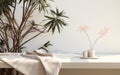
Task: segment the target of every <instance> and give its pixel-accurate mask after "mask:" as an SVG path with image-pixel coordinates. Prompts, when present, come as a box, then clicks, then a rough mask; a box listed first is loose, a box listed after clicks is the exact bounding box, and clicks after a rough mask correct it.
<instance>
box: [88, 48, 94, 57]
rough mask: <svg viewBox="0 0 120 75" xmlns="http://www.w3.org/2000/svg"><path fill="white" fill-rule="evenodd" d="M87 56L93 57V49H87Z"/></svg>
mask: <svg viewBox="0 0 120 75" xmlns="http://www.w3.org/2000/svg"><path fill="white" fill-rule="evenodd" d="M88 57H95V50H93V49H91V50H88Z"/></svg>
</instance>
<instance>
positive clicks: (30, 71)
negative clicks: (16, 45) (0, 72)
mask: <svg viewBox="0 0 120 75" xmlns="http://www.w3.org/2000/svg"><path fill="white" fill-rule="evenodd" d="M1 60H2V61H3V62H4V63H6V64H8V65H10V66H11V67H13V68H14V69H16V70H18V71H19V72H21V73H23V74H24V75H58V74H59V71H60V68H61V63H60V62H59V61H58V60H57V59H56V57H54V56H53V57H51V56H44V57H43V56H38V55H22V56H20V55H14V56H12V55H11V56H4V57H1Z"/></svg>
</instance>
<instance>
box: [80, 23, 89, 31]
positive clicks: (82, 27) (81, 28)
mask: <svg viewBox="0 0 120 75" xmlns="http://www.w3.org/2000/svg"><path fill="white" fill-rule="evenodd" d="M87 29H88V26H86V25H84V26H80V30H81V32H82V31H84V32H85V31H86V30H87Z"/></svg>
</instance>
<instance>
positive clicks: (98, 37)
mask: <svg viewBox="0 0 120 75" xmlns="http://www.w3.org/2000/svg"><path fill="white" fill-rule="evenodd" d="M102 37H103V36H99V37H98V38H97V39H96V40H95V41H94V43H93V46H92V48H94V47H95V44H96V43H97V41H98V40H99V39H100V38H102Z"/></svg>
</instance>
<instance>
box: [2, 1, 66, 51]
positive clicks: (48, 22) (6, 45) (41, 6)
mask: <svg viewBox="0 0 120 75" xmlns="http://www.w3.org/2000/svg"><path fill="white" fill-rule="evenodd" d="M49 1H52V0H0V52H21V49H22V48H24V45H25V44H26V43H28V42H29V41H30V40H32V39H34V38H36V37H37V36H39V35H41V34H43V33H46V32H52V34H54V32H55V31H56V30H57V31H58V32H59V33H60V31H61V29H62V28H63V27H64V26H66V25H67V24H66V23H65V21H64V19H65V18H68V17H67V16H65V15H64V14H65V13H64V11H59V9H56V10H52V9H51V8H50V5H49ZM18 6H21V9H22V11H21V13H20V14H17V9H18ZM36 10H38V11H39V14H43V13H46V15H45V16H44V17H45V19H44V20H42V21H41V24H37V23H35V21H34V20H31V19H30V18H31V17H34V16H32V15H33V13H34V12H35V11H36ZM16 14H17V15H21V17H20V19H21V20H20V21H18V19H17V18H16ZM47 15H48V16H47ZM30 33H34V34H33V35H32V36H31V37H30V38H29V39H25V38H26V37H27V35H28V34H30Z"/></svg>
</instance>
